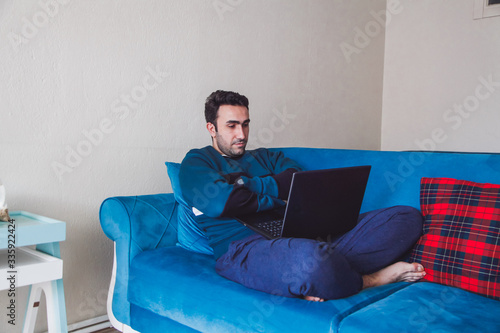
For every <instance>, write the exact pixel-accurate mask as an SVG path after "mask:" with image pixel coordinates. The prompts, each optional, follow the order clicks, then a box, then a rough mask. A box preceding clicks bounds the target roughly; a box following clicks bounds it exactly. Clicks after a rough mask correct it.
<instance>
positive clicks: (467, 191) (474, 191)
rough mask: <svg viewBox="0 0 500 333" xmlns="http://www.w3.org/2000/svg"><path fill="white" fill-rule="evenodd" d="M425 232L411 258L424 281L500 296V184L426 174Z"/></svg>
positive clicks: (423, 197) (423, 185) (422, 202)
mask: <svg viewBox="0 0 500 333" xmlns="http://www.w3.org/2000/svg"><path fill="white" fill-rule="evenodd" d="M420 205H421V210H422V213H423V215H424V217H425V223H424V234H423V236H422V237H421V238H420V240H419V241H418V243H417V244H416V245H415V247H414V248H413V252H412V255H411V260H412V261H415V262H420V263H422V265H423V266H424V267H425V271H426V272H427V275H426V276H425V277H424V279H423V280H426V281H429V282H436V283H441V284H445V285H449V286H453V287H458V288H462V289H466V290H469V291H472V292H475V293H478V294H481V295H484V296H487V297H490V298H493V299H499V300H500V268H499V264H500V185H493V184H479V183H474V182H470V181H465V180H456V179H450V178H422V181H421V187H420Z"/></svg>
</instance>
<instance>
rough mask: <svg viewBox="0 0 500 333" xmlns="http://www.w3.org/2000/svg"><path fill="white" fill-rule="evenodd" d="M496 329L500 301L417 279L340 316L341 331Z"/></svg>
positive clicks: (490, 330) (499, 321) (413, 332)
mask: <svg viewBox="0 0 500 333" xmlns="http://www.w3.org/2000/svg"><path fill="white" fill-rule="evenodd" d="M367 323H376V331H377V332H401V333H404V332H412V333H418V332H499V330H500V302H498V301H496V300H493V299H490V298H486V297H483V296H480V295H477V294H473V293H471V292H468V291H465V290H462V289H458V288H453V287H448V286H444V285H441V284H436V283H429V282H417V283H414V284H412V285H411V286H409V287H407V288H404V289H402V290H399V291H397V292H395V293H394V294H392V295H390V296H388V297H386V298H384V299H382V300H380V301H378V302H376V303H373V304H370V305H369V306H367V307H365V308H364V309H361V310H359V311H357V312H356V313H354V314H352V315H351V316H349V317H347V318H345V319H344V321H343V322H342V323H341V325H340V331H341V332H349V333H354V332H363V333H365V332H367Z"/></svg>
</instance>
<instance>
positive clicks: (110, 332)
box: [95, 328, 120, 333]
mask: <svg viewBox="0 0 500 333" xmlns="http://www.w3.org/2000/svg"><path fill="white" fill-rule="evenodd" d="M116 332H120V331H118V330H115V329H114V328H105V329H102V330H99V331H96V332H95V333H116Z"/></svg>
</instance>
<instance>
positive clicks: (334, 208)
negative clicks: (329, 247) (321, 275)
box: [235, 165, 371, 241]
mask: <svg viewBox="0 0 500 333" xmlns="http://www.w3.org/2000/svg"><path fill="white" fill-rule="evenodd" d="M370 170H371V166H369V165H364V166H356V167H346V168H335V169H323V170H309V171H299V172H296V173H294V174H293V178H292V183H291V186H290V192H289V194H288V200H287V205H286V207H282V208H278V209H274V210H269V211H264V212H259V213H253V214H247V215H242V216H236V217H235V218H236V220H238V221H239V222H241V223H242V224H243V225H245V226H246V227H248V228H250V229H252V230H253V231H255V232H257V233H259V234H261V235H262V236H264V237H266V238H267V239H275V238H281V237H295V238H309V239H316V240H322V241H328V240H331V239H332V238H334V237H336V236H339V235H342V234H345V233H346V232H348V231H349V230H351V229H352V228H354V227H355V226H356V224H357V222H358V217H359V211H360V209H361V204H362V203H363V197H364V194H365V189H366V184H367V182H368V177H369V174H370Z"/></svg>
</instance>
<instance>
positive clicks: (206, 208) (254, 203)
mask: <svg viewBox="0 0 500 333" xmlns="http://www.w3.org/2000/svg"><path fill="white" fill-rule="evenodd" d="M179 181H180V185H181V191H182V196H183V197H184V200H186V202H187V203H188V204H190V205H192V206H193V207H196V208H197V209H198V210H200V211H201V212H202V213H204V214H205V215H207V216H209V217H231V216H235V215H239V214H247V213H253V212H259V211H264V210H268V209H271V208H274V207H278V206H282V205H283V204H284V203H283V201H282V200H280V199H278V198H277V197H275V196H272V195H270V194H267V193H256V192H253V191H251V190H250V189H249V188H247V187H246V186H244V185H242V184H237V183H230V181H229V180H228V179H226V178H225V177H224V176H223V175H221V174H220V173H219V172H218V171H217V170H216V169H215V167H214V164H213V162H211V161H210V160H209V159H208V158H207V157H205V156H203V154H200V153H196V152H193V153H192V152H190V153H188V155H186V158H185V159H184V160H183V162H182V164H181V170H180V174H179ZM274 187H275V188H276V192H277V186H276V185H274Z"/></svg>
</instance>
